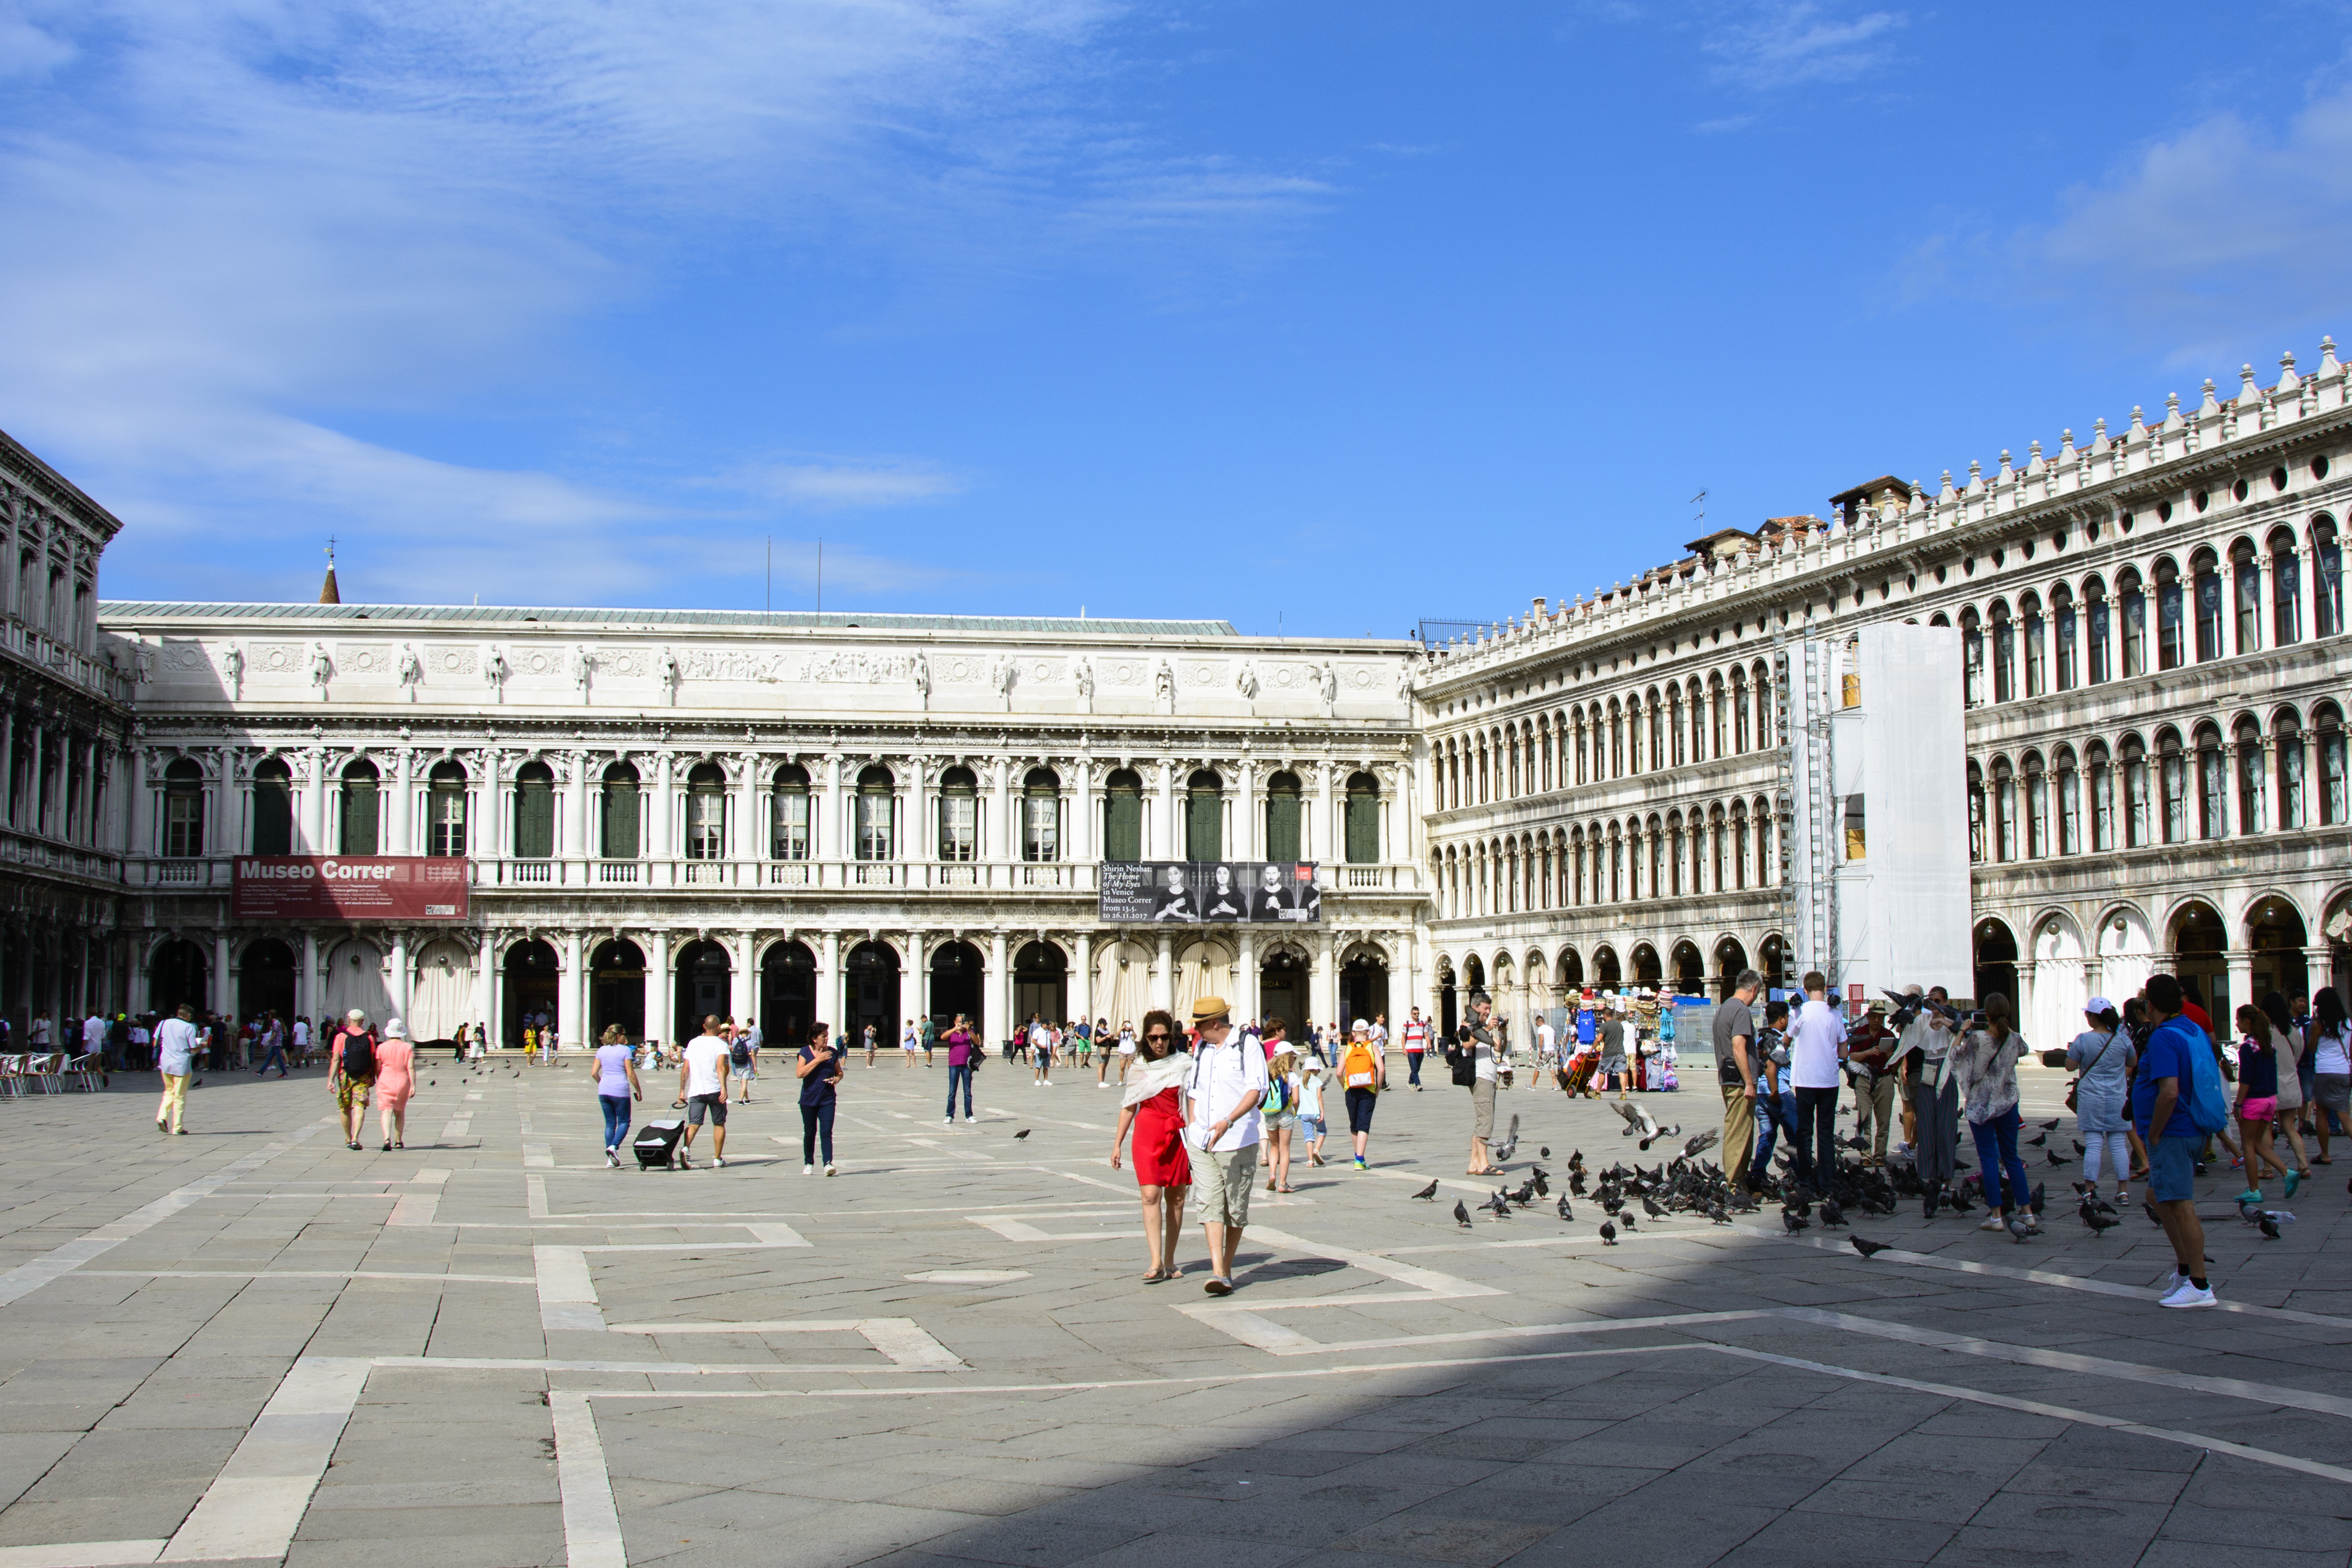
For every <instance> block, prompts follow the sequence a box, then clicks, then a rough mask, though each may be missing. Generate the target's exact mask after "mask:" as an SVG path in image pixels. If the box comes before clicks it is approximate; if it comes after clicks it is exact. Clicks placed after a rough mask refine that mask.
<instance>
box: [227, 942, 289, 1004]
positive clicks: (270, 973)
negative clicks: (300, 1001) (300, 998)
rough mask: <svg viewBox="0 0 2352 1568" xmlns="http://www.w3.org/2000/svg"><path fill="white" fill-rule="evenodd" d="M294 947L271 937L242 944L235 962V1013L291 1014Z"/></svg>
mask: <svg viewBox="0 0 2352 1568" xmlns="http://www.w3.org/2000/svg"><path fill="white" fill-rule="evenodd" d="M294 968H295V964H294V950H293V948H291V947H289V946H288V945H287V944H286V943H285V942H280V941H278V939H277V938H276V937H274V936H262V937H256V938H254V939H253V940H252V941H251V942H247V943H246V944H245V952H244V953H243V955H242V956H240V957H239V958H238V960H237V965H236V1014H237V1016H238V1017H239V1018H240V1019H243V1018H258V1017H259V1016H261V1015H262V1014H264V1013H275V1014H277V1015H278V1016H279V1017H280V1018H289V1019H290V1018H292V1017H293V1016H294Z"/></svg>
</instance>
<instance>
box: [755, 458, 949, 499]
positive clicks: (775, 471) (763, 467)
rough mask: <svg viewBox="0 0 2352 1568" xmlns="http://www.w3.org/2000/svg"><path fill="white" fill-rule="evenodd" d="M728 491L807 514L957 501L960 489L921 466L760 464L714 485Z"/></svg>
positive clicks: (946, 476) (942, 475)
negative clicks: (778, 502) (776, 502)
mask: <svg viewBox="0 0 2352 1568" xmlns="http://www.w3.org/2000/svg"><path fill="white" fill-rule="evenodd" d="M714 482H716V483H719V484H721V485H724V486H726V487H727V488H729V489H739V490H742V491H744V492H746V493H748V494H751V495H757V496H766V497H768V498H770V499H772V500H782V501H789V502H791V503H792V504H793V505H795V506H801V507H806V508H810V509H812V510H819V509H822V510H834V509H848V508H860V507H877V506H904V505H906V504H908V502H910V501H925V500H940V499H941V498H943V497H947V496H952V495H960V494H961V493H962V492H963V490H964V489H965V485H964V483H963V481H962V480H961V479H957V478H955V477H954V476H953V475H951V474H946V473H942V472H940V470H939V469H937V468H932V467H930V466H929V465H927V464H920V463H858V462H852V461H845V460H838V459H832V460H827V461H824V462H814V463H765V464H760V465H757V466H754V467H751V468H740V469H737V470H736V471H735V472H733V473H731V474H729V475H726V476H724V477H723V478H722V479H719V480H717V481H714Z"/></svg>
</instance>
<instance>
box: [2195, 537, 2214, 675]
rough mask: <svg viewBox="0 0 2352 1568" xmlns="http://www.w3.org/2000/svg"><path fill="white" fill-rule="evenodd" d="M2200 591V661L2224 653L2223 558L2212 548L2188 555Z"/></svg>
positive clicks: (2198, 596) (2202, 661)
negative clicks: (2222, 630) (2222, 613)
mask: <svg viewBox="0 0 2352 1568" xmlns="http://www.w3.org/2000/svg"><path fill="white" fill-rule="evenodd" d="M2189 575H2190V577H2191V579H2192V582H2191V584H2190V585H2191V586H2192V587H2193V588H2194V589H2195V591H2196V595H2197V662H2198V663H2200V664H2202V663H2204V662H2205V661H2206V660H2207V659H2212V658H2221V651H2222V650H2221V558H2220V557H2219V556H2217V555H2215V554H2214V553H2213V552H2211V551H2210V550H2200V551H2199V552H2197V553H2196V554H2194V555H2192V556H2190V557H2189Z"/></svg>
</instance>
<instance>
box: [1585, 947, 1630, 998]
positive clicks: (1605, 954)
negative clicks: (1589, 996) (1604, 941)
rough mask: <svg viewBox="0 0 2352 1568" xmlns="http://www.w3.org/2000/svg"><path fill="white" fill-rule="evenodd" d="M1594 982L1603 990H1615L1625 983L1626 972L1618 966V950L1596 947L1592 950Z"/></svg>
mask: <svg viewBox="0 0 2352 1568" xmlns="http://www.w3.org/2000/svg"><path fill="white" fill-rule="evenodd" d="M1592 983H1593V984H1595V985H1598V986H1599V987H1601V990H1603V991H1614V990H1616V989H1617V988H1618V987H1620V986H1622V985H1623V984H1625V975H1624V972H1623V971H1622V970H1621V969H1619V968H1618V966H1617V950H1616V949H1615V948H1613V947H1596V948H1594V949H1593V950H1592Z"/></svg>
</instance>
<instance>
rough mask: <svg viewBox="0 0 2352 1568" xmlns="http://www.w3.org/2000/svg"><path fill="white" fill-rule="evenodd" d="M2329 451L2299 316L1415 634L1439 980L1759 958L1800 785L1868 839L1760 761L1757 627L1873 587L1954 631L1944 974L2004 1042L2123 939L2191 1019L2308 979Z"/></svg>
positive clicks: (1900, 608)
mask: <svg viewBox="0 0 2352 1568" xmlns="http://www.w3.org/2000/svg"><path fill="white" fill-rule="evenodd" d="M2347 462H2352V399H2347V376H2346V372H2345V367H2344V366H2343V365H2342V364H2340V363H2338V362H2337V360H2336V353H2335V348H2334V345H2333V342H2328V343H2326V344H2324V345H2323V349H2322V353H2321V357H2320V360H2319V363H2318V364H2317V366H2316V368H2315V370H2314V371H2312V372H2311V373H2310V374H2300V373H2298V372H2297V370H2296V368H2295V365H2294V359H2293V356H2291V355H2290V356H2287V357H2286V358H2285V359H2284V361H2283V362H2282V365H2281V371H2280V374H2279V375H2278V376H2277V378H2276V379H2275V380H2274V381H2273V384H2270V385H2268V386H2263V385H2262V384H2259V382H2258V380H2257V378H2256V376H2255V374H2254V373H2253V371H2252V368H2251V367H2248V368H2246V369H2245V370H2244V371H2242V374H2241V377H2240V384H2239V386H2238V388H2237V390H2236V392H2235V394H2234V395H2231V396H2228V397H2224V396H2222V395H2220V394H2219V393H2217V391H2216V390H2215V388H2214V386H2213V384H2212V383H2211V382H2210V381H2209V382H2208V383H2206V385H2205V389H2204V394H2203V396H2202V398H2201V400H2200V401H2198V402H2196V403H2193V404H2191V405H2186V406H2184V405H2182V404H2181V402H2180V401H2179V399H2177V398H2168V399H2167V403H2166V407H2165V411H2164V413H2163V416H2161V417H2160V418H2158V419H2153V420H2151V419H2148V418H2147V417H2145V416H2144V415H2143V411H2142V410H2140V409H2134V410H2133V412H2132V417H2131V420H2130V423H2129V424H2128V426H2126V428H2124V429H2123V430H2121V431H2119V432H2110V431H2108V430H2107V428H2106V426H2105V421H2104V420H2101V421H2100V422H2099V423H2098V425H2097V426H2095V429H2094V431H2093V433H2092V435H2091V437H2090V439H2089V440H2087V441H2084V442H2078V441H2077V440H2076V439H2075V437H2074V432H2072V431H2069V432H2067V433H2066V434H2065V435H2064V436H2063V437H2062V438H2061V440H2060V442H2059V443H2058V446H2057V448H2056V450H2055V451H2054V452H2044V451H2043V450H2042V445H2041V443H2040V442H2038V441H2036V442H2034V443H2033V444H2032V447H2031V448H2030V450H2029V452H2028V453H2027V455H2026V456H2025V458H2023V460H2022V461H2019V460H2018V459H2017V458H2015V456H2014V455H2013V454H2012V453H2010V452H2006V451H2005V452H2003V453H2001V455H2000V462H1999V464H1998V467H1997V468H1994V469H1993V470H1992V471H1990V472H1988V471H1985V470H1984V469H1983V468H1981V467H1980V466H1979V464H1976V463H1971V464H1969V468H1968V473H1967V476H1966V478H1965V479H1954V478H1953V477H1952V476H1951V475H1950V474H1949V473H1947V474H1946V475H1945V476H1944V477H1943V479H1942V482H1941V483H1940V485H1937V486H1935V487H1927V486H1923V485H1918V484H1906V483H1904V482H1902V481H1899V480H1897V479H1893V478H1892V477H1889V478H1885V479H1877V480H1874V481H1872V482H1870V483H1869V484H1866V485H1863V486H1859V487H1856V488H1855V489H1851V490H1848V491H1846V492H1844V493H1843V494H1841V495H1839V496H1836V497H1833V498H1832V515H1831V516H1830V517H1828V518H1817V517H1800V518H1778V519H1773V520H1771V521H1769V522H1768V523H1767V524H1766V525H1765V526H1764V527H1763V528H1761V529H1759V530H1757V531H1742V530H1725V531H1719V532H1717V533H1714V534H1710V535H1708V536H1707V537H1706V538H1704V539H1700V540H1696V541H1694V542H1692V543H1691V545H1690V546H1688V547H1687V549H1688V553H1686V554H1685V555H1684V556H1683V557H1682V558H1681V559H1679V560H1676V561H1675V562H1673V563H1669V564H1666V565H1664V566H1661V567H1658V568H1656V569H1655V570H1654V571H1651V572H1648V573H1645V574H1643V575H1642V577H1641V578H1640V579H1639V580H1638V581H1637V582H1635V583H1633V584H1631V585H1625V584H1620V585H1618V586H1617V587H1615V588H1613V589H1611V590H1609V591H1606V592H1598V593H1595V594H1594V595H1591V596H1590V597H1580V598H1577V599H1574V600H1571V601H1570V602H1569V603H1568V604H1566V605H1559V606H1551V605H1548V604H1547V602H1546V601H1545V600H1542V599H1537V600H1535V601H1534V603H1533V606H1532V608H1531V610H1530V612H1529V613H1528V615H1527V616H1525V617H1523V618H1515V619H1513V620H1512V621H1511V622H1509V623H1508V624H1507V625H1504V626H1497V627H1496V628H1493V629H1492V630H1491V631H1490V632H1489V633H1488V634H1486V635H1483V636H1480V637H1475V638H1473V639H1468V640H1466V641H1464V642H1461V643H1457V644H1454V645H1452V646H1450V647H1446V648H1444V649H1443V650H1440V653H1439V656H1438V657H1437V658H1435V659H1434V660H1433V663H1432V665H1431V667H1430V668H1429V669H1428V670H1427V672H1426V673H1425V674H1424V675H1423V677H1422V678H1421V679H1419V681H1418V682H1417V683H1416V692H1417V695H1418V696H1419V698H1420V700H1421V704H1422V707H1421V718H1422V725H1423V733H1424V734H1425V736H1426V744H1427V747H1428V763H1429V800H1430V816H1429V818H1428V856H1429V870H1430V876H1431V879H1432V886H1433V895H1434V909H1433V917H1432V923H1431V952H1432V972H1433V978H1434V981H1435V984H1437V986H1438V988H1439V989H1438V996H1439V999H1440V1004H1441V1006H1442V1007H1444V1008H1446V1009H1448V1010H1450V1007H1451V1003H1452V995H1453V993H1452V990H1451V988H1452V987H1455V986H1459V985H1464V984H1481V985H1485V986H1486V987H1487V988H1489V989H1490V990H1493V991H1495V992H1496V994H1497V999H1498V1004H1499V1005H1502V1006H1503V1007H1505V1008H1506V1009H1507V1010H1508V1011H1510V1012H1512V1013H1514V1014H1515V1015H1518V1016H1525V1015H1527V1014H1530V1013H1532V1012H1533V1011H1534V1010H1535V1009H1536V1008H1538V1007H1542V1006H1548V1005H1557V1004H1558V1003H1559V1000H1560V999H1561V998H1562V997H1563V995H1564V994H1565V993H1566V991H1567V990H1568V988H1570V987H1571V986H1575V985H1580V984H1587V983H1598V984H1616V983H1618V982H1620V981H1623V982H1628V983H1640V984H1647V983H1654V982H1657V981H1660V980H1662V979H1663V980H1671V981H1675V982H1678V983H1680V984H1683V985H1685V986H1686V987H1692V988H1696V986H1698V985H1701V984H1706V985H1708V986H1709V987H1710V988H1713V989H1716V990H1717V991H1719V990H1720V988H1721V987H1722V986H1723V985H1724V984H1725V983H1726V982H1727V979H1728V978H1729V977H1730V976H1731V975H1732V974H1734V973H1737V972H1738V970H1739V969H1740V968H1742V967H1746V966H1749V965H1753V966H1754V967H1756V968H1758V969H1759V970H1762V971H1764V972H1765V973H1768V974H1770V975H1774V976H1779V975H1781V974H1783V973H1786V972H1787V970H1788V968H1789V966H1790V963H1791V962H1792V961H1793V958H1794V955H1795V948H1796V946H1797V945H1798V943H1797V942H1796V940H1795V938H1796V924H1795V922H1796V920H1797V917H1798V911H1799V910H1800V909H1801V907H1802V906H1803V904H1804V902H1805V900H1806V897H1807V896H1808V895H1809V893H1810V892H1811V889H1803V888H1799V887H1796V886H1793V885H1792V883H1791V879H1790V875H1789V871H1788V868H1789V866H1790V861H1791V858H1792V857H1791V856H1790V845H1789V843H1788V838H1787V835H1788V828H1789V824H1790V819H1791V817H1792V816H1800V815H1806V814H1799V813H1794V812H1792V810H1791V807H1792V805H1794V804H1795V802H1796V800H1797V798H1798V792H1800V791H1807V790H1811V791H1814V792H1815V795H1814V796H1813V797H1811V815H1813V816H1822V817H1835V816H1842V817H1843V822H1844V824H1845V828H1846V831H1845V833H1844V835H1843V839H1844V851H1845V853H1846V855H1847V856H1849V857H1851V858H1853V859H1855V860H1862V861H1866V860H1867V857H1868V855H1869V853H1870V845H1871V838H1870V834H1869V826H1868V809H1867V807H1868V803H1867V800H1866V799H1865V798H1864V796H1863V795H1859V794H1857V795H1854V796H1853V797H1852V798H1850V799H1846V800H1838V799H1835V798H1829V799H1823V798H1820V795H1819V792H1821V791H1822V789H1823V788H1824V787H1825V786H1824V784H1823V783H1822V781H1821V780H1819V779H1811V778H1804V777H1799V776H1796V775H1795V774H1794V773H1792V772H1791V770H1790V765H1789V764H1790V755H1791V752H1790V745H1789V741H1790V737H1789V735H1788V734H1787V732H1786V722H1787V721H1786V716H1785V711H1784V704H1785V702H1786V698H1787V693H1788V690H1789V684H1788V683H1789V681H1790V679H1791V659H1792V658H1793V657H1794V656H1795V654H1796V653H1797V651H1798V650H1799V649H1801V647H1802V646H1803V645H1804V643H1805V642H1806V641H1807V640H1808V639H1811V640H1812V641H1813V642H1814V644H1815V645H1816V647H1819V646H1821V645H1822V644H1826V645H1828V647H1829V648H1830V649H1831V650H1832V654H1833V655H1834V654H1835V652H1836V650H1839V649H1842V648H1843V647H1846V646H1847V645H1848V644H1849V643H1850V641H1851V639H1852V638H1853V634H1854V633H1855V632H1856V631H1857V630H1858V629H1859V628H1861V627H1862V626H1866V625H1869V624H1871V623H1873V622H1874V621H1880V620H1887V619H1895V620H1902V621H1909V622H1915V623H1917V624H1919V625H1921V626H1946V627H1950V628H1952V631H1953V633H1954V634H1955V635H1956V636H1957V637H1958V641H1959V644H1960V647H1961V651H1962V658H1961V663H1960V678H1959V682H1958V685H1959V689H1957V690H1954V691H1952V692H1951V693H1950V697H1949V700H1951V701H1952V702H1953V703H1955V704H1957V705H1959V706H1960V707H1961V708H1962V709H1963V710H1964V721H1965V735H1966V752H1967V762H1966V770H1967V777H1966V781H1965V783H1966V791H1967V793H1966V796H1965V799H1966V801H1967V806H1966V820H1965V821H1955V822H1953V823H1952V824H1950V826H1949V830H1950V831H1951V832H1953V833H1955V834H1958V833H1966V834H1967V835H1968V837H1969V859H1970V873H1969V882H1970V889H1969V897H1970V901H1971V903H1972V905H1973V909H1972V916H1971V918H1972V937H1971V940H1972V945H1973V950H1974V952H1973V957H1974V968H1973V974H1972V975H1969V976H1967V977H1964V978H1965V979H1966V980H1968V981H1970V982H1972V987H1971V988H1972V989H1974V990H1975V991H1976V992H1977V994H1979V995H1981V994H1986V993H1988V992H1991V991H1996V990H1997V991H2000V992H2003V993H2004V994H2009V995H2010V996H2011V997H2012V998H2013V999H2014V1000H2015V1001H2016V1002H2017V1003H2018V1004H2019V1014H2020V1019H2021V1026H2022V1027H2023V1028H2024V1029H2025V1032H2026V1034H2027V1037H2028V1038H2029V1040H2031V1041H2032V1043H2033V1045H2035V1046H2036V1047H2054V1046H2057V1045H2062V1044H2063V1043H2065V1041H2066V1040H2068V1039H2070V1038H2071V1037H2073V1036H2074V1033H2075V1032H2077V1031H2078V1030H2079V1028H2080V1027H2081V1025H2080V1021H2079V1019H2080V1013H2079V1009H2080V1008H2081V1006H2082V1005H2083V1003H2084V1001H2085V1000H2086V999H2087V998H2088V997H2089V996H2090V995H2092V994H2097V993H2102V992H2104V993H2106V994H2115V995H2120V994H2128V993H2130V992H2131V991H2133V990H2136V989H2137V986H2138V985H2139V984H2140V983H2141V981H2142V980H2144V979H2145V978H2146V976H2147V973H2149V972H2150V971H2151V969H2153V968H2164V969H2168V970H2175V971H2177V972H2179V973H2183V974H2186V975H2191V976H2194V977H2196V978H2197V979H2198V980H2199V981H2200V983H2201V984H2202V986H2203V988H2204V990H2205V993H2206V994H2207V995H2208V997H2209V998H2211V999H2212V1000H2213V1001H2214V1002H2215V1004H2216V1005H2215V1009H2214V1011H2215V1016H2216V1018H2217V1019H2221V1018H2225V1017H2226V1016H2227V1013H2226V1011H2225V1009H2226V1008H2227V1007H2229V1006H2231V1005H2235V1004H2237V1003H2240V1002H2245V1001H2250V1000H2255V999H2258V998H2259V997H2260V996H2261V994H2263V993H2264V992H2266V991H2268V990H2271V989H2273V988H2276V989H2279V990H2281V991H2284V992H2285V993H2287V994H2290V995H2292V994H2295V993H2296V992H2297V991H2299V990H2302V989H2305V988H2307V987H2315V986H2318V985H2322V984H2336V985H2339V986H2341V985H2343V984H2345V983H2346V982H2347V979H2352V963H2347V956H2348V955H2347V937H2352V876H2347V865H2352V857H2347V849H2352V825H2348V822H2347V800H2346V793H2347V786H2346V755H2345V710H2346V704H2347V696H2352V642H2347V637H2346V635H2345V633H2346V623H2345V605H2344V593H2343V570H2342V568H2343V555H2342V542H2341V540H2342V524H2343V521H2344V519H2345V517H2346V510H2345V509H2346V506H2347V503H2352V471H2347ZM1847 673H1849V674H1851V673H1853V671H1852V668H1851V667H1850V666H1849V667H1848V670H1847ZM1845 691H1846V698H1845V700H1847V701H1848V702H1850V703H1856V704H1860V705H1863V706H1867V704H1868V702H1869V700H1870V694H1869V693H1867V692H1864V691H1862V690H1860V689H1858V680H1856V681H1849V682H1847V683H1846V686H1845ZM1829 967H1830V968H1832V970H1834V969H1835V968H1836V967H1837V966H1836V963H1835V962H1834V959H1832V963H1831V964H1830V965H1829ZM1957 989H1958V988H1957V987H1956V992H1957Z"/></svg>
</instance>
